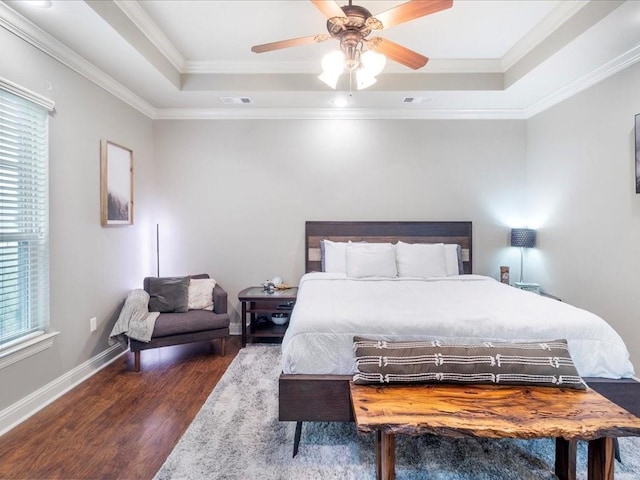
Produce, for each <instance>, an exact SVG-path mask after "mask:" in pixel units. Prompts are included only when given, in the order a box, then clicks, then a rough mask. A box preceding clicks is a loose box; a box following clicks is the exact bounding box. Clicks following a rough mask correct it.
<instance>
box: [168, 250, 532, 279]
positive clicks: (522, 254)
mask: <svg viewBox="0 0 640 480" xmlns="http://www.w3.org/2000/svg"><path fill="white" fill-rule="evenodd" d="M158 276H160V275H158ZM523 278H524V247H520V283H523V282H524V280H523Z"/></svg>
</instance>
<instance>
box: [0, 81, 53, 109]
mask: <svg viewBox="0 0 640 480" xmlns="http://www.w3.org/2000/svg"><path fill="white" fill-rule="evenodd" d="M0 88H2V89H3V90H6V91H7V92H10V93H13V94H14V95H16V96H18V97H20V98H24V99H25V100H29V101H30V102H32V103H35V104H36V105H40V106H41V107H42V108H44V109H46V110H47V111H48V112H53V111H54V109H55V106H56V103H55V102H54V101H53V100H51V99H49V98H47V97H45V96H44V95H40V94H39V93H37V92H34V91H33V90H29V89H28V88H25V87H22V86H20V85H18V84H17V83H13V82H12V81H11V80H7V79H6V78H2V77H0Z"/></svg>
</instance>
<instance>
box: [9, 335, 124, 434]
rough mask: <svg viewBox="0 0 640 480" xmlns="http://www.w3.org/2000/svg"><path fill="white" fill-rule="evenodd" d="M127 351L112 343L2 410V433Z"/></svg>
mask: <svg viewBox="0 0 640 480" xmlns="http://www.w3.org/2000/svg"><path fill="white" fill-rule="evenodd" d="M125 353H126V352H124V351H122V347H121V346H120V345H118V344H116V345H112V346H111V347H109V348H107V349H106V350H105V351H103V352H102V353H100V354H98V355H96V356H95V357H92V358H90V359H89V360H87V361H86V362H84V363H82V364H81V365H78V366H77V367H76V368H74V369H73V370H70V371H69V372H67V373H65V374H64V375H62V376H61V377H58V378H57V379H55V380H54V381H52V382H50V383H48V384H47V385H45V386H44V387H42V388H40V389H38V390H36V391H35V392H33V393H32V394H30V395H28V396H26V397H24V398H23V399H21V400H20V401H18V402H16V403H14V404H13V405H10V406H9V407H7V408H5V409H4V410H2V411H0V435H3V434H5V433H6V432H8V431H9V430H11V429H12V428H13V427H15V426H16V425H18V424H20V423H22V422H24V421H25V420H26V419H27V418H29V417H30V416H32V415H33V414H35V413H36V412H38V411H39V410H41V409H43V408H44V407H46V406H47V405H49V404H50V403H51V402H53V401H54V400H56V399H57V398H59V397H61V396H62V395H64V394H65V393H67V392H68V391H69V390H71V389H72V388H73V387H75V386H76V385H79V384H80V383H82V382H84V381H85V380H86V379H87V378H89V377H91V376H92V375H95V374H96V373H97V372H99V371H100V370H102V369H103V368H104V367H106V366H107V365H109V364H110V363H112V362H113V361H115V360H116V359H117V358H118V357H120V356H122V355H124V354H125Z"/></svg>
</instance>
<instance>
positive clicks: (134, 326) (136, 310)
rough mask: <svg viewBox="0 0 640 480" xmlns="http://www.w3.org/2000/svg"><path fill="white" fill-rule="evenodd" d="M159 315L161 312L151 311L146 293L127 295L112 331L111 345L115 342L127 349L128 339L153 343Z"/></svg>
mask: <svg viewBox="0 0 640 480" xmlns="http://www.w3.org/2000/svg"><path fill="white" fill-rule="evenodd" d="M158 315H160V313H159V312H150V311H149V294H148V293H147V292H146V291H144V290H142V289H136V290H132V291H131V292H129V295H127V298H126V300H125V301H124V306H123V307H122V310H121V311H120V316H119V317H118V321H117V322H116V324H115V325H114V326H113V329H112V330H111V335H109V343H110V344H111V345H113V344H114V343H115V342H119V343H120V345H122V347H123V348H125V349H126V348H127V347H128V341H127V337H128V338H133V339H134V340H139V341H141V342H149V341H151V334H152V333H153V327H155V324H156V319H157V318H158Z"/></svg>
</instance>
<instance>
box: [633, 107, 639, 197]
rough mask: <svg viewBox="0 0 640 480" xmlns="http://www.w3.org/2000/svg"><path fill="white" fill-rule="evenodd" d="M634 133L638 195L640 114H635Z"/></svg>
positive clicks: (637, 191)
mask: <svg viewBox="0 0 640 480" xmlns="http://www.w3.org/2000/svg"><path fill="white" fill-rule="evenodd" d="M634 133H635V135H634V136H635V146H636V148H635V153H636V162H635V164H636V193H640V113H638V114H636V122H635V131H634Z"/></svg>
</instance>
